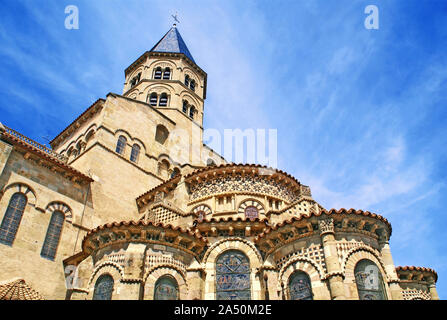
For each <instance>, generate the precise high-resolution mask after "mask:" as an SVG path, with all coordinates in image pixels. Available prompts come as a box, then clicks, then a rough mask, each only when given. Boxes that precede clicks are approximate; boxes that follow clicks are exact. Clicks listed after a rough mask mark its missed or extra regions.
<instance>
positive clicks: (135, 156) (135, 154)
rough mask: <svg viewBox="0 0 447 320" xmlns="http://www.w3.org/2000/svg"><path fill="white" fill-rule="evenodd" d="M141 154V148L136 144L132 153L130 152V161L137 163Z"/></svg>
mask: <svg viewBox="0 0 447 320" xmlns="http://www.w3.org/2000/svg"><path fill="white" fill-rule="evenodd" d="M139 154H140V146H139V145H138V144H134V145H133V146H132V151H131V152H130V161H132V162H137V160H138V156H139Z"/></svg>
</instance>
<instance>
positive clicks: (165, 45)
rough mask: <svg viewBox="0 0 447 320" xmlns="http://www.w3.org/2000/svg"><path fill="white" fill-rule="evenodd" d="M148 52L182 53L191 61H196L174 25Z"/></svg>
mask: <svg viewBox="0 0 447 320" xmlns="http://www.w3.org/2000/svg"><path fill="white" fill-rule="evenodd" d="M149 52H167V53H183V54H184V55H185V56H187V57H188V58H189V59H190V60H191V61H192V62H194V63H196V62H195V61H194V58H193V57H192V54H191V52H189V49H188V47H187V46H186V43H185V41H183V38H182V36H181V35H180V32H179V31H178V30H177V27H176V26H173V27H172V28H171V29H169V31H168V32H166V34H165V35H164V36H163V38H161V39H160V41H158V42H157V44H155V46H154V47H153V48H152V49H151V50H149Z"/></svg>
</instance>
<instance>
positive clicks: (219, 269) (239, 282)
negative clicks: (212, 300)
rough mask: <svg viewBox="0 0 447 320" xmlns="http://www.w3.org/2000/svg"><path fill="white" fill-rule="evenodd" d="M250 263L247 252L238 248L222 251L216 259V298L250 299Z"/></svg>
mask: <svg viewBox="0 0 447 320" xmlns="http://www.w3.org/2000/svg"><path fill="white" fill-rule="evenodd" d="M250 297H251V293H250V263H249V261H248V258H247V256H246V255H245V254H243V253H242V252H241V251H237V250H228V251H225V252H224V253H222V254H221V255H220V256H219V257H218V258H217V261H216V299H217V300H249V299H250Z"/></svg>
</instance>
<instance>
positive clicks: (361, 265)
mask: <svg viewBox="0 0 447 320" xmlns="http://www.w3.org/2000/svg"><path fill="white" fill-rule="evenodd" d="M354 275H355V282H356V284H357V290H358V293H359V299H360V300H386V297H385V290H384V285H383V279H382V274H381V272H380V270H379V268H378V267H377V266H376V264H375V263H374V262H372V261H371V260H367V259H364V260H360V261H359V262H358V263H357V265H356V266H355V270H354Z"/></svg>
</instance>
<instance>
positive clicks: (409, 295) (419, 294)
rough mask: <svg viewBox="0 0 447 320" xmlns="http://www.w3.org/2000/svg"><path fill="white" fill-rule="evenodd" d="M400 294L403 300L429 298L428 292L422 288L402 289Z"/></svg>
mask: <svg viewBox="0 0 447 320" xmlns="http://www.w3.org/2000/svg"><path fill="white" fill-rule="evenodd" d="M402 296H403V297H404V300H431V296H430V293H429V292H427V291H424V290H416V289H407V290H402Z"/></svg>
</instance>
